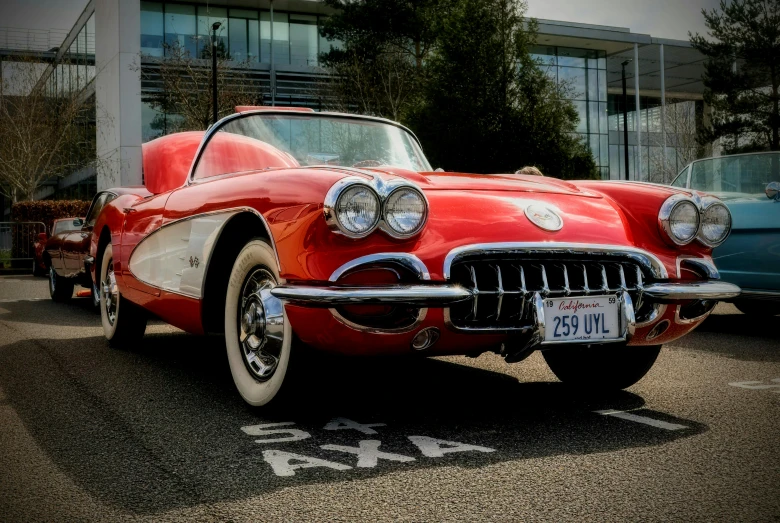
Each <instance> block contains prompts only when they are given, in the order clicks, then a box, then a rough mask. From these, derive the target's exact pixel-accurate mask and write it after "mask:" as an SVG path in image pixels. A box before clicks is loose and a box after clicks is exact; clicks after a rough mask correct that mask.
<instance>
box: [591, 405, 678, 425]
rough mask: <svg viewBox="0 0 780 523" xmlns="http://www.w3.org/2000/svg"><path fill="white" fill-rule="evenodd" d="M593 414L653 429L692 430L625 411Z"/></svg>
mask: <svg viewBox="0 0 780 523" xmlns="http://www.w3.org/2000/svg"><path fill="white" fill-rule="evenodd" d="M593 412H595V413H596V414H601V415H602V416H612V417H613V418H620V419H624V420H628V421H634V422H636V423H642V424H644V425H650V426H651V427H656V428H659V429H664V430H682V429H687V428H690V427H687V426H685V425H678V424H677V423H669V422H666V421H661V420H657V419H653V418H648V417H646V416H639V415H637V414H631V413H630V412H627V411H625V410H594V411H593Z"/></svg>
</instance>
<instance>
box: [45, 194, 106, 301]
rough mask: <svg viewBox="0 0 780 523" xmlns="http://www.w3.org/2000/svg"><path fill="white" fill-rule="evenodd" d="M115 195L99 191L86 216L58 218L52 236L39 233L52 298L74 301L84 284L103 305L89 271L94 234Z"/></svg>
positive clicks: (94, 298)
mask: <svg viewBox="0 0 780 523" xmlns="http://www.w3.org/2000/svg"><path fill="white" fill-rule="evenodd" d="M115 197H116V195H115V193H113V192H111V191H103V192H99V193H98V194H97V195H96V196H95V197H94V198H93V200H92V203H91V204H90V207H89V210H88V211H87V216H86V217H85V218H62V219H58V220H55V221H54V225H53V227H52V234H51V236H50V237H48V238H43V235H39V241H38V242H37V243H38V244H40V245H41V246H40V247H39V245H38V244H36V246H35V249H36V256H37V252H38V250H39V249H40V250H41V251H42V252H41V261H42V263H43V265H44V267H45V270H46V272H48V275H49V295H50V296H51V299H52V300H54V301H59V302H64V301H68V300H70V299H71V298H72V297H73V288H74V287H75V286H76V285H81V286H82V287H85V288H87V289H89V290H90V295H91V297H92V303H93V305H94V306H95V307H97V306H98V305H99V303H100V298H99V293H98V290H97V287H95V285H94V284H93V282H92V278H91V273H90V270H89V260H90V257H89V246H90V236H91V232H92V227H93V226H94V224H95V220H96V219H97V216H98V214H100V211H101V209H102V208H103V206H104V205H105V204H106V202H108V201H110V200H111V199H113V198H115ZM44 240H45V241H44ZM37 265H38V263H37V260H36V266H37Z"/></svg>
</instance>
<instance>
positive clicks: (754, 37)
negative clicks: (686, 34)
mask: <svg viewBox="0 0 780 523" xmlns="http://www.w3.org/2000/svg"><path fill="white" fill-rule="evenodd" d="M702 14H703V15H704V20H705V24H706V26H707V29H708V35H709V37H710V38H709V39H708V38H706V37H704V36H701V35H699V34H698V33H697V34H696V35H691V45H693V47H694V48H695V49H697V50H699V51H700V52H701V53H702V54H704V55H705V56H706V57H707V62H706V64H705V74H704V86H705V92H704V100H705V101H706V102H707V103H708V104H709V105H710V106H711V107H712V123H711V125H710V126H708V128H705V129H704V130H703V131H702V137H701V138H702V141H703V142H710V141H712V140H715V139H717V138H721V143H722V145H723V147H724V150H725V151H726V152H729V153H734V152H745V151H752V150H766V149H769V150H772V151H778V150H780V1H779V0H731V1H729V2H727V1H726V0H721V2H720V6H719V8H718V9H713V10H711V11H707V10H702Z"/></svg>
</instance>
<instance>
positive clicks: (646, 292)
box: [271, 280, 740, 307]
mask: <svg viewBox="0 0 780 523" xmlns="http://www.w3.org/2000/svg"><path fill="white" fill-rule="evenodd" d="M271 294H273V295H274V296H276V297H277V298H279V299H280V300H284V301H286V302H288V303H292V304H295V305H304V306H308V307H336V306H341V305H411V306H418V307H446V306H448V305H451V304H453V303H457V302H461V301H464V300H468V299H471V298H473V297H474V293H473V292H472V291H470V290H469V289H466V288H465V287H461V286H460V285H452V284H442V285H436V284H433V283H431V284H421V285H392V286H384V287H370V286H365V287H355V286H349V287H345V286H336V285H332V286H321V287H315V286H308V285H282V286H279V287H276V288H274V289H273V290H272V291H271ZM739 294H740V288H739V287H737V286H736V285H733V284H731V283H726V282H722V281H717V280H716V281H701V282H691V283H652V284H649V285H647V286H646V287H644V289H643V290H642V291H641V294H640V295H641V297H642V299H643V300H646V301H650V302H656V303H675V302H679V301H686V300H727V299H732V298H736V297H737V296H739Z"/></svg>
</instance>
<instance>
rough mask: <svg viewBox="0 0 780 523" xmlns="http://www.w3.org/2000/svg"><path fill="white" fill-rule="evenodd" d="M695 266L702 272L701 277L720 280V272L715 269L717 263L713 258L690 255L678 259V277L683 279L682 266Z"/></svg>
mask: <svg viewBox="0 0 780 523" xmlns="http://www.w3.org/2000/svg"><path fill="white" fill-rule="evenodd" d="M683 263H685V264H688V265H693V266H694V267H695V268H696V269H699V271H701V274H700V276H704V277H705V278H707V279H710V280H719V279H720V272H718V268H717V267H715V262H713V261H712V258H700V257H698V256H692V255H690V254H683V255H682V256H678V257H677V277H678V278H682V264H683Z"/></svg>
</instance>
